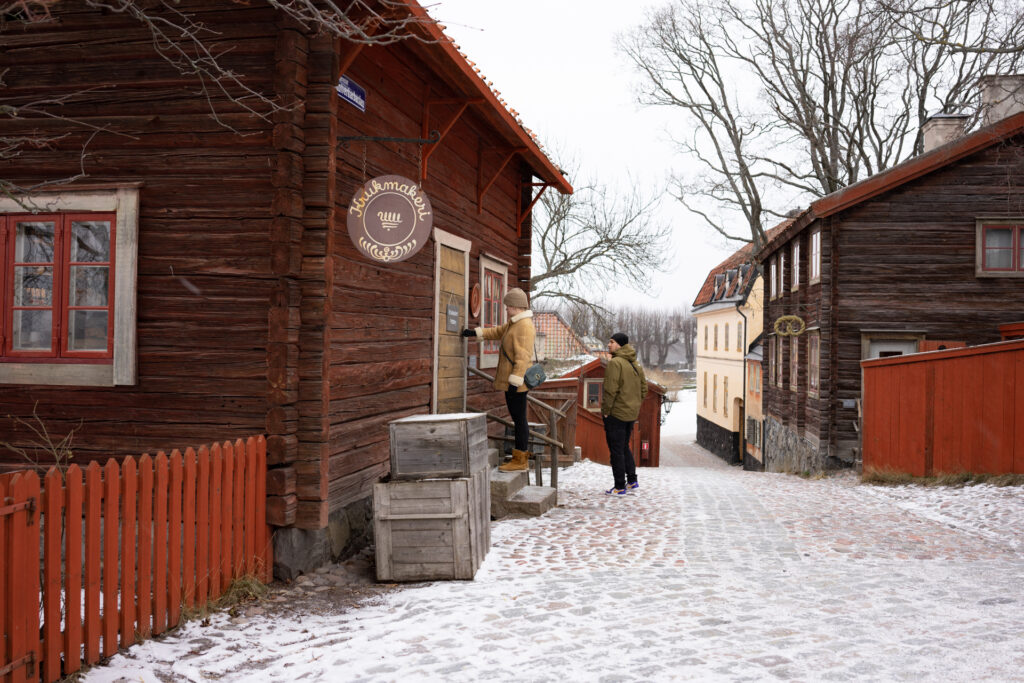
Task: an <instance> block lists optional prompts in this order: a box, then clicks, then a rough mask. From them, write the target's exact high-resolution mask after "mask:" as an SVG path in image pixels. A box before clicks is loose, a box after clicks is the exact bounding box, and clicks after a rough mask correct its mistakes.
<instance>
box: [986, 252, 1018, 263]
mask: <svg viewBox="0 0 1024 683" xmlns="http://www.w3.org/2000/svg"><path fill="white" fill-rule="evenodd" d="M985 267H986V268H1012V267H1013V252H1012V251H1010V250H1009V249H986V250H985Z"/></svg>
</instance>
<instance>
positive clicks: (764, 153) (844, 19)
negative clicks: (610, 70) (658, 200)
mask: <svg viewBox="0 0 1024 683" xmlns="http://www.w3.org/2000/svg"><path fill="white" fill-rule="evenodd" d="M918 5H919V3H911V2H910V1H909V0H750V2H741V1H740V0H717V1H716V2H713V3H710V4H709V3H706V2H699V1H698V0H678V1H677V2H674V3H673V4H671V5H669V6H667V7H665V8H663V9H660V10H657V11H655V12H653V13H652V14H650V15H649V17H648V20H647V22H646V23H645V24H644V25H643V26H641V27H640V28H638V29H637V30H635V31H634V32H632V33H630V34H628V35H627V36H625V37H624V38H622V40H621V43H620V45H621V48H622V50H623V52H624V53H625V54H626V55H627V56H628V57H629V59H630V60H631V61H632V62H633V63H634V65H635V66H636V67H637V69H638V71H639V73H640V74H641V76H642V78H643V80H644V89H643V91H642V95H641V101H642V102H645V103H648V104H655V105H665V106H674V107H678V108H680V109H681V110H683V111H684V112H685V113H686V114H687V118H688V119H689V120H690V121H691V122H692V123H694V124H696V128H695V130H696V131H697V133H695V134H694V136H693V137H692V138H690V139H687V140H684V141H681V142H680V146H681V147H682V149H683V151H685V152H688V153H690V154H691V155H693V156H694V157H695V158H697V159H699V160H700V161H701V162H702V164H703V165H704V167H705V168H706V169H707V171H708V173H707V176H706V178H704V179H703V180H701V181H700V182H697V183H686V182H684V181H682V180H681V179H677V180H676V186H677V190H678V191H679V192H678V194H679V198H680V200H681V201H683V203H684V204H685V205H686V206H687V208H689V209H690V210H691V211H693V212H694V213H696V214H697V215H700V216H702V217H703V218H704V219H705V221H706V222H707V223H708V224H709V225H711V226H712V227H713V228H714V229H716V230H717V231H718V232H720V233H721V234H723V235H725V236H727V237H729V238H732V239H743V240H745V241H753V242H754V243H755V245H756V246H760V244H761V243H762V242H763V239H764V227H765V225H766V224H768V221H769V220H775V219H777V218H781V217H782V215H783V214H784V213H785V209H787V208H789V207H788V206H787V203H789V202H792V201H794V200H796V199H800V198H803V199H806V198H813V197H817V196H822V195H825V194H829V193H831V192H835V191H836V190H838V189H840V188H842V187H845V186H846V185H849V184H851V183H854V182H857V181H858V180H860V179H862V178H864V177H867V176H870V175H872V174H875V173H878V172H879V171H882V170H884V169H886V168H889V167H891V166H893V165H895V164H897V163H900V162H901V161H904V160H905V159H907V158H909V157H910V156H912V155H914V154H918V153H920V152H921V150H922V138H921V136H920V133H919V131H920V128H921V125H922V124H923V123H924V121H925V119H926V118H927V117H928V115H929V113H930V112H932V113H934V112H936V111H938V112H947V113H948V112H964V113H968V114H969V115H971V116H972V117H975V118H976V116H977V112H978V109H979V104H980V100H979V98H978V92H977V91H978V88H977V81H978V79H979V77H980V76H982V75H983V74H985V73H989V72H993V71H998V72H1007V71H1013V70H1015V69H1017V68H1018V67H1019V65H1020V63H1021V58H1022V56H1024V55H1022V53H1021V52H1020V51H1010V52H1006V51H1003V50H1002V48H1003V47H1007V46H1015V45H1017V46H1019V45H1020V44H1021V37H1022V36H1024V20H1022V19H1021V17H1022V14H1024V10H1022V9H1021V8H1020V6H1019V5H1018V6H1016V7H1013V8H1007V7H1006V3H1005V2H1004V0H983V1H980V2H968V1H967V0H933V2H932V3H931V4H930V5H928V6H927V9H922V8H921V7H919V6H918ZM887 6H889V7H890V8H891V7H902V8H903V10H904V11H902V12H898V11H885V8H886V7H887ZM909 8H913V11H911V10H910V9H909ZM1010 9H1012V11H1009V10H1010ZM928 35H931V36H932V38H931V39H929V40H921V36H928ZM957 45H971V46H982V45H984V46H987V47H988V48H989V49H988V51H986V52H983V51H980V50H965V49H962V48H960V49H955V46H957ZM992 48H995V49H992ZM748 82H749V83H750V84H752V88H751V89H753V90H756V91H758V92H759V94H760V97H759V98H755V97H751V96H749V95H748V96H745V97H741V96H739V95H738V94H737V90H739V88H740V87H742V86H737V85H736V84H737V83H740V84H747V83H748ZM780 190H781V191H780ZM767 196H771V197H772V198H773V202H772V203H771V205H769V204H767V203H766V202H764V198H765V197H767ZM709 205H710V206H711V207H713V208H715V209H718V210H725V211H726V212H727V213H726V215H725V216H722V215H718V214H715V215H712V211H711V210H710V209H709V208H707V207H708V206H709ZM737 211H738V212H739V213H740V214H741V215H742V217H743V221H744V224H745V230H744V231H743V232H744V233H745V234H743V235H738V234H736V232H735V228H734V227H733V226H735V225H737V224H739V222H738V221H736V220H735V218H734V216H735V213H736V212H737ZM730 215H731V216H732V217H733V218H731V221H730ZM748 234H749V237H748Z"/></svg>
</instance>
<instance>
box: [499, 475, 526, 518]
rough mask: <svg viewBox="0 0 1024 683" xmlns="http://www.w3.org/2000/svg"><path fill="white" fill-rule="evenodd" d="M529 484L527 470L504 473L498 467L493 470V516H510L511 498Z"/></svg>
mask: <svg viewBox="0 0 1024 683" xmlns="http://www.w3.org/2000/svg"><path fill="white" fill-rule="evenodd" d="M529 483H530V475H529V474H528V473H527V471H526V470H520V471H518V472H502V471H501V470H499V469H498V468H496V467H495V468H494V469H493V470H491V516H492V517H504V516H505V515H507V514H509V509H508V500H509V498H511V497H512V496H514V495H515V494H516V493H518V492H519V490H520V489H522V488H523V487H524V486H526V485H527V484H529Z"/></svg>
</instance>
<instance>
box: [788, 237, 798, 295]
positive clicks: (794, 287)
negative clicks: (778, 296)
mask: <svg viewBox="0 0 1024 683" xmlns="http://www.w3.org/2000/svg"><path fill="white" fill-rule="evenodd" d="M790 257H791V258H792V259H793V282H792V284H790V286H789V289H790V291H793V292H795V291H796V290H798V289H800V239H799V238H796V239H794V240H793V246H792V253H791V254H790Z"/></svg>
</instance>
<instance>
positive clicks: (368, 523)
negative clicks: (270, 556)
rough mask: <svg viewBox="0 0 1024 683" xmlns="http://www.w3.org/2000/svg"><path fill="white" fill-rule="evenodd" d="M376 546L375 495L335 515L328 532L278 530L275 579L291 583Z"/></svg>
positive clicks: (328, 525) (275, 535) (328, 523)
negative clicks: (373, 544)
mask: <svg viewBox="0 0 1024 683" xmlns="http://www.w3.org/2000/svg"><path fill="white" fill-rule="evenodd" d="M372 543H373V496H370V497H368V498H364V499H363V500H359V501H356V502H355V503H352V504H351V505H349V506H348V507H346V508H343V509H341V510H337V511H335V512H332V513H331V514H330V516H329V517H328V518H327V528H326V529H295V528H291V527H289V528H286V529H275V530H274V578H277V579H281V580H292V579H294V578H295V577H297V576H298V575H299V574H308V573H309V572H311V571H313V570H314V569H316V568H317V567H321V566H323V565H325V564H329V563H332V562H337V561H339V560H343V559H345V558H348V557H352V556H353V555H356V554H357V553H358V552H359V551H360V550H363V549H364V548H367V547H369V546H370V545H371V544H372Z"/></svg>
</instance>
